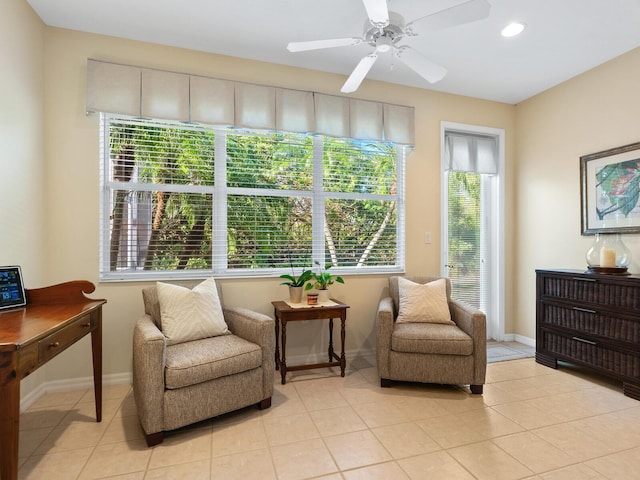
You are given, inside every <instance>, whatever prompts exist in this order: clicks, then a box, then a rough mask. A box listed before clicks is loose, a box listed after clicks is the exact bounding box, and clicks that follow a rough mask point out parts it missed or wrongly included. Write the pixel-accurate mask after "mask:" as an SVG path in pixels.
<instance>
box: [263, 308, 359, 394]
mask: <svg viewBox="0 0 640 480" xmlns="http://www.w3.org/2000/svg"><path fill="white" fill-rule="evenodd" d="M332 302H334V303H335V305H328V306H314V307H311V306H310V307H300V308H294V307H291V306H289V304H287V302H283V301H281V300H279V301H276V302H271V304H272V305H273V308H274V314H275V328H276V370H278V369H279V370H280V375H281V376H282V384H283V385H284V384H285V383H286V381H287V372H288V371H295V370H309V369H312V368H324V367H338V366H339V367H340V376H342V377H344V369H345V367H346V365H347V360H346V357H345V354H344V339H345V323H346V320H347V308H349V305H345V304H344V303H340V302H338V301H337V300H332ZM327 318H328V319H329V351H328V354H329V361H327V362H321V363H311V364H304V365H293V366H287V353H286V352H287V322H298V321H302V320H323V319H327ZM334 318H339V319H340V340H341V352H340V355H338V354H337V353H335V352H334V350H333V319H334ZM280 326H282V328H280ZM280 344H282V356H280Z"/></svg>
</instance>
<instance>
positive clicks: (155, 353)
mask: <svg viewBox="0 0 640 480" xmlns="http://www.w3.org/2000/svg"><path fill="white" fill-rule="evenodd" d="M165 349H166V339H165V336H164V335H163V334H162V332H161V331H160V330H159V329H158V327H157V326H156V325H155V323H153V320H152V319H151V317H150V316H149V315H144V316H143V317H141V318H140V319H139V320H138V321H137V323H136V325H135V327H134V329H133V394H134V398H135V401H136V407H137V410H138V416H139V417H140V424H141V425H142V428H143V430H144V431H145V433H147V434H151V433H157V432H160V431H162V430H163V426H164V416H163V413H162V412H163V399H164V363H165Z"/></svg>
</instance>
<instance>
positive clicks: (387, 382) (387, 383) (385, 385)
mask: <svg viewBox="0 0 640 480" xmlns="http://www.w3.org/2000/svg"><path fill="white" fill-rule="evenodd" d="M392 383H393V381H392V380H389V379H388V378H381V379H380V386H381V387H382V388H389V387H390V386H391V384H392Z"/></svg>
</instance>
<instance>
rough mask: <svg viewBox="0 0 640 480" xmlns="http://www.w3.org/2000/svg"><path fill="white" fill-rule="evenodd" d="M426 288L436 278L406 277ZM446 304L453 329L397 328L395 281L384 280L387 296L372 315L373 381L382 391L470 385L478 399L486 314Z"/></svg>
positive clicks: (483, 366)
mask: <svg viewBox="0 0 640 480" xmlns="http://www.w3.org/2000/svg"><path fill="white" fill-rule="evenodd" d="M405 278H407V279H408V280H411V281H412V282H416V283H422V284H424V283H428V282H431V281H433V280H437V279H438V278H439V277H405ZM446 281H447V298H448V303H449V310H450V312H451V319H452V320H453V321H454V322H455V325H444V324H434V323H396V317H397V316H398V308H399V297H398V277H395V276H394V277H390V278H389V296H388V297H386V298H383V299H382V300H381V301H380V304H379V306H378V311H377V314H376V327H377V348H376V356H377V363H378V375H379V376H380V385H381V386H382V387H389V386H391V383H392V380H400V381H409V382H423V383H440V384H452V385H469V386H470V389H471V392H472V393H475V394H481V393H482V389H483V385H484V383H485V373H486V367H487V333H486V318H485V314H484V313H482V312H481V311H479V310H476V309H474V308H472V307H470V306H468V305H466V304H464V303H462V302H459V301H456V300H453V299H452V298H451V283H450V282H449V279H446Z"/></svg>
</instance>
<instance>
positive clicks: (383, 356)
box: [376, 297, 395, 378]
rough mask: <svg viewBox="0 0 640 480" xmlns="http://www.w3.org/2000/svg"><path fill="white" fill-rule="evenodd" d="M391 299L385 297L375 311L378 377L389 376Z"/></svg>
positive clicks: (392, 320) (392, 323)
mask: <svg viewBox="0 0 640 480" xmlns="http://www.w3.org/2000/svg"><path fill="white" fill-rule="evenodd" d="M394 323H395V320H394V318H393V300H392V299H391V297H385V298H383V299H382V300H380V303H379V304H378V311H377V312H376V328H377V337H376V360H377V363H378V375H379V376H380V378H389V375H390V366H389V353H390V352H391V335H392V334H393V326H394Z"/></svg>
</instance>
